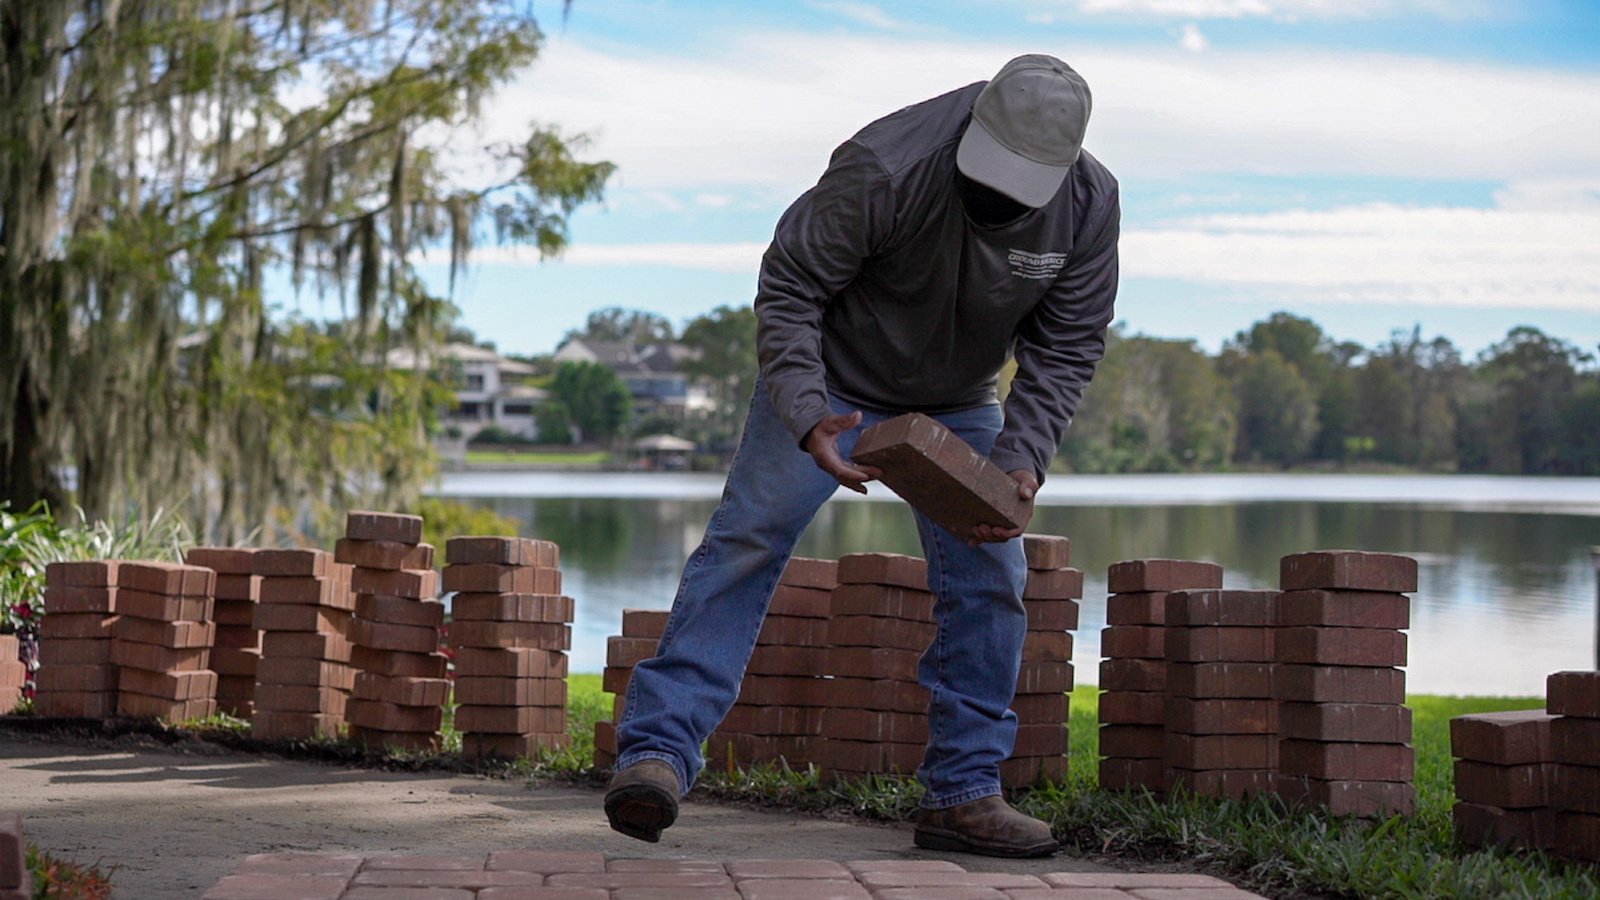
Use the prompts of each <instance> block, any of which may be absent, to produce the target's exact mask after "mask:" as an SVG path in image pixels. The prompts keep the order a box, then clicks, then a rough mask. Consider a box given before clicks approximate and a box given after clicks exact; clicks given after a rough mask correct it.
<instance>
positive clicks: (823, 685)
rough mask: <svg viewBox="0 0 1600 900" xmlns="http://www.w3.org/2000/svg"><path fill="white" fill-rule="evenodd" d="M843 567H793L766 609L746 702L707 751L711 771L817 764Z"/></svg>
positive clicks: (805, 563) (743, 693)
mask: <svg viewBox="0 0 1600 900" xmlns="http://www.w3.org/2000/svg"><path fill="white" fill-rule="evenodd" d="M838 578H839V564H838V563H836V562H834V561H832V560H823V559H810V558H806V557H794V558H791V559H790V560H789V564H788V566H787V567H786V568H785V569H784V570H783V575H782V576H781V577H780V578H779V579H778V587H777V589H776V590H775V591H774V592H773V594H772V602H771V603H770V604H769V605H768V606H767V617H766V620H765V621H764V622H763V623H762V625H761V631H760V633H759V634H758V635H757V637H756V646H755V651H754V652H753V653H752V654H751V656H750V663H749V665H747V666H746V667H745V676H744V681H743V683H742V684H740V686H739V697H738V699H737V700H736V701H735V702H734V704H733V707H732V709H730V710H729V711H728V715H727V716H726V717H724V718H723V720H722V722H721V724H719V725H718V726H717V730H716V731H715V732H713V733H712V735H711V738H710V741H709V742H708V744H707V748H708V753H707V758H708V760H709V762H710V764H711V765H713V766H718V767H722V768H732V767H736V766H750V765H754V764H760V763H769V762H775V761H783V762H784V763H786V764H788V765H789V766H790V767H791V768H794V769H803V768H805V767H806V766H807V765H809V764H811V763H813V762H816V761H817V753H818V750H819V748H820V746H821V743H822V738H821V737H820V735H821V734H822V717H823V710H824V709H825V708H826V707H827V706H828V698H829V693H828V690H829V684H828V681H827V679H825V678H824V677H823V676H822V665H823V663H824V661H825V660H824V656H825V654H826V653H827V648H828V646H829V640H830V638H831V637H838V636H839V635H837V634H835V633H834V631H833V629H832V628H831V626H830V623H829V608H830V606H831V604H832V591H833V587H834V586H835V585H836V584H838Z"/></svg>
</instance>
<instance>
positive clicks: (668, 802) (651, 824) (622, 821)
mask: <svg viewBox="0 0 1600 900" xmlns="http://www.w3.org/2000/svg"><path fill="white" fill-rule="evenodd" d="M606 819H607V820H609V821H610V822H611V829H612V830H613V831H617V832H620V833H622V834H625V835H627V836H628V837H631V838H638V839H639V840H641V841H649V842H650V843H652V844H654V843H656V842H657V841H659V840H661V832H662V831H664V830H666V829H667V827H668V826H670V825H671V824H672V823H673V822H676V821H677V820H678V799H677V798H676V797H672V796H669V795H668V794H667V793H666V792H665V791H662V790H659V789H657V788H653V787H650V786H649V785H643V784H635V785H629V786H627V787H621V788H617V789H616V790H614V791H612V792H610V793H609V794H606Z"/></svg>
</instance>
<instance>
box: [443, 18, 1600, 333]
mask: <svg viewBox="0 0 1600 900" xmlns="http://www.w3.org/2000/svg"><path fill="white" fill-rule="evenodd" d="M534 9H535V11H536V13H538V14H539V15H540V17H541V22H542V24H543V26H544V28H545V30H546V32H547V40H546V43H545V46H544V51H543V53H542V55H541V59H540V61H539V63H538V64H537V65H536V66H535V67H533V68H532V69H531V70H530V71H529V72H527V73H526V74H525V75H524V76H523V77H522V78H520V79H519V80H517V81H516V82H515V83H514V84H511V85H508V86H507V87H506V88H505V89H503V90H502V91H501V92H500V93H499V94H498V95H496V96H495V97H494V98H492V99H491V100H490V101H489V103H488V106H487V116H486V124H485V126H484V128H483V129H482V130H481V132H479V133H477V134H473V135H466V136H461V137H460V138H459V141H460V143H461V145H462V146H463V147H465V146H466V145H468V144H473V143H478V144H481V143H483V142H485V141H493V140H505V139H513V138H515V137H516V136H517V135H518V133H519V131H521V130H522V129H524V128H525V127H526V125H527V123H529V122H530V121H539V122H545V123H554V124H558V125H559V126H561V127H562V128H563V130H565V131H567V132H569V133H580V132H581V133H583V134H585V135H587V136H588V138H589V141H590V144H589V147H588V149H587V150H586V151H585V153H584V155H585V156H586V157H587V158H594V159H609V160H612V161H613V162H616V163H617V164H618V166H619V170H618V172H617V175H616V176H615V177H614V179H613V181H612V182H611V187H610V188H609V190H608V191H607V196H606V200H605V202H604V203H602V204H598V205H595V206H591V207H586V208H584V209H582V210H580V211H579V212H577V213H576V214H575V215H574V216H573V217H572V223H571V224H572V228H571V236H572V245H571V247H570V248H569V249H568V250H567V252H566V253H565V254H564V255H563V256H562V257H561V258H559V259H554V260H540V259H539V258H538V256H537V254H535V253H533V252H532V251H530V250H526V249H521V250H518V249H513V248H501V247H494V246H492V244H491V243H490V242H488V241H487V240H486V241H485V242H484V243H483V244H482V245H481V246H480V249H479V251H478V253H477V254H476V255H475V262H474V265H473V268H472V269H471V271H470V273H469V274H468V276H467V277H466V278H465V280H463V281H461V282H460V283H458V286H457V291H456V297H455V300H456V303H457V304H458V306H460V308H461V310H462V314H463V320H464V322H465V324H466V325H467V326H468V327H470V328H472V329H473V330H474V331H476V332H477V333H478V334H479V336H480V337H481V338H484V339H488V340H492V341H494V342H495V343H496V344H497V346H498V347H499V348H500V349H501V350H503V351H509V352H518V353H543V352H548V351H550V350H553V349H554V348H555V346H556V344H557V342H559V340H560V339H561V337H562V335H563V334H564V333H566V331H567V330H569V329H571V328H574V327H577V326H579V325H581V324H582V322H583V320H584V318H585V316H586V315H587V314H588V313H589V312H591V311H593V310H595V309H599V308H603V307H607V306H623V307H629V308H637V309H646V310H650V311H653V312H657V313H660V314H662V315H664V316H666V317H667V318H668V319H671V320H672V321H673V322H674V323H677V324H679V325H681V324H682V323H683V322H684V321H685V320H687V319H689V318H691V317H693V316H695V315H698V314H700V313H703V312H705V311H707V310H709V309H711V308H713V307H716V306H720V305H730V306H742V305H745V304H748V303H749V302H750V300H751V297H752V294H753V290H754V285H755V280H756V267H757V265H758V263H759V259H760V254H761V252H762V250H763V249H764V248H765V245H766V243H767V241H768V240H770V238H771V235H772V228H773V225H774V224H775V222H776V221H777V218H778V216H779V215H780V214H781V213H782V211H783V209H784V208H785V207H786V206H787V205H788V203H789V202H790V201H791V200H792V199H793V198H794V197H795V196H796V195H798V194H799V193H800V192H801V191H804V190H805V189H806V188H807V187H809V186H810V185H811V184H812V183H814V181H815V180H816V177H817V175H818V174H820V172H821V171H822V169H823V167H824V165H825V164H826V162H827V158H828V155H829V154H830V153H831V151H832V149H833V148H834V147H835V146H836V145H837V144H838V143H839V142H841V141H843V140H844V139H846V138H847V137H849V136H850V135H851V134H852V133H853V132H855V131H856V130H857V129H859V128H860V127H861V126H862V125H865V124H866V123H867V122H869V121H871V120H872V119H874V118H877V117H879V116H881V115H884V114H887V113H889V112H891V111H893V110H895V109H897V108H899V107H901V106H904V105H906V104H909V103H914V102H917V101H919V100H922V99H926V98H927V97H930V96H933V95H935V94H939V93H942V92H944V91H946V90H950V89H952V88H955V87H959V86H961V85H964V84H968V83H971V82H973V81H979V80H982V79H985V78H987V77H989V76H990V75H992V74H993V72H994V71H995V70H996V69H998V68H999V66H1000V65H1001V64H1002V63H1003V62H1005V60H1007V59H1009V58H1010V57H1012V56H1015V55H1017V54H1019V53H1025V52H1045V53H1051V54H1054V55H1056V56H1059V57H1061V58H1062V59H1064V60H1066V61H1067V62H1068V63H1070V64H1071V65H1073V66H1074V68H1076V69H1078V71H1079V72H1080V73H1082V74H1083V75H1084V77H1085V78H1086V79H1087V80H1088V82H1089V84H1090V87H1091V88H1092V89H1093V91H1094V96H1095V106H1094V114H1093V118H1092V119H1091V121H1090V123H1089V133H1088V138H1087V141H1086V147H1087V148H1088V149H1089V151H1090V152H1092V153H1094V154H1095V156H1096V157H1098V158H1099V159H1100V160H1101V161H1102V162H1104V163H1105V164H1106V165H1107V166H1108V167H1109V168H1110V169H1111V170H1112V171H1113V172H1114V173H1115V174H1117V176H1118V177H1119V179H1120V181H1121V183H1122V198H1123V240H1122V245H1121V250H1122V271H1123V278H1122V289H1121V295H1120V297H1119V301H1118V313H1119V314H1118V320H1119V322H1121V323H1122V324H1123V325H1124V326H1125V327H1126V328H1128V329H1129V330H1130V331H1132V332H1143V333H1146V334H1151V335H1157V336H1161V337H1172V338H1193V339H1196V340H1198V341H1199V342H1200V344H1201V345H1202V346H1204V347H1205V348H1207V349H1209V350H1216V349H1217V348H1218V347H1219V346H1220V345H1221V343H1222V342H1223V341H1224V340H1226V339H1227V338H1228V337H1230V336H1232V335H1233V334H1234V333H1236V332H1238V331H1240V330H1242V329H1244V328H1246V327H1248V326H1249V325H1250V324H1251V323H1252V322H1254V321H1257V320H1259V319H1261V318H1263V317H1265V316H1266V315H1268V314H1270V313H1272V312H1273V311H1276V310H1280V309H1281V310H1288V311H1291V312H1294V313H1297V314H1300V315H1305V316H1309V317H1311V318H1313V319H1315V320H1316V321H1318V322H1319V323H1321V324H1322V325H1323V327H1324V328H1325V329H1327V330H1328V331H1329V332H1330V333H1331V334H1332V335H1333V336H1335V337H1336V338H1339V339H1342V340H1355V341H1358V342H1360V343H1363V344H1366V345H1369V346H1370V345H1372V344H1375V343H1377V342H1379V341H1382V340H1384V339H1386V338H1387V336H1388V335H1389V334H1390V333H1391V332H1392V331H1394V330H1396V329H1405V330H1407V331H1409V330H1410V329H1411V328H1412V327H1413V326H1415V325H1421V327H1422V328H1423V331H1424V333H1425V334H1427V335H1429V336H1431V335H1435V334H1442V335H1444V336H1446V337H1449V338H1450V339H1452V340H1453V341H1455V342H1456V343H1457V345H1458V346H1460V347H1461V348H1462V349H1463V350H1464V351H1465V352H1466V353H1468V354H1469V355H1471V354H1475V353H1476V352H1478V351H1479V350H1481V349H1483V348H1484V347H1486V346H1488V345H1489V344H1491V343H1493V342H1495V341H1496V340H1498V339H1499V338H1501V337H1503V336H1504V334H1505V332H1506V331H1507V330H1508V329H1509V328H1511V327H1512V326H1515V325H1519V324H1529V325H1534V326H1537V327H1539V328H1542V329H1544V330H1546V331H1547V332H1550V333H1552V334H1554V335H1557V336H1560V337H1563V338H1566V339H1568V340H1571V341H1573V342H1574V343H1577V344H1578V345H1580V346H1581V347H1584V348H1586V349H1587V350H1589V351H1590V352H1591V353H1593V352H1595V350H1596V346H1597V345H1600V3H1595V2H1593V0H1572V2H1556V0H1549V2H1538V0H1530V2H1512V0H972V2H961V3H958V2H945V0H933V2H916V3H910V2H883V3H867V2H854V0H814V2H807V0H794V2H770V3H768V2H685V0H675V2H670V3H668V2H664V0H660V2H657V0H577V2H575V3H574V4H573V6H572V8H571V11H570V14H569V15H568V16H567V17H566V18H565V20H564V21H563V18H562V14H561V4H560V3H559V2H539V3H535V4H534ZM472 157H473V155H472V154H471V153H470V152H468V151H467V150H463V151H462V153H461V158H462V159H463V160H470V159H472ZM470 165H471V164H470V163H468V162H464V163H463V168H464V171H465V172H466V173H467V174H469V175H470ZM425 271H427V272H432V273H433V274H434V275H435V276H437V275H438V274H439V273H440V272H442V268H440V267H428V268H425ZM438 283H439V285H440V286H441V288H442V286H443V279H442V277H440V278H439V281H438Z"/></svg>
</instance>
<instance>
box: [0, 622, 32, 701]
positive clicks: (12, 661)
mask: <svg viewBox="0 0 1600 900" xmlns="http://www.w3.org/2000/svg"><path fill="white" fill-rule="evenodd" d="M21 650H22V642H21V641H20V640H18V638H17V636H16V635H14V634H0V716H3V715H5V714H7V713H9V712H11V710H12V709H13V708H15V707H16V705H17V703H18V702H19V701H20V700H21V699H22V689H23V688H25V687H26V686H27V684H28V664H27V663H25V662H23V661H22V660H21V658H20V655H21Z"/></svg>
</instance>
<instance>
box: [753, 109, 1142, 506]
mask: <svg viewBox="0 0 1600 900" xmlns="http://www.w3.org/2000/svg"><path fill="white" fill-rule="evenodd" d="M983 84H984V83H983V82H979V83H977V84H973V85H969V86H967V87H965V88H962V89H960V90H957V91H953V92H951V93H949V94H945V95H943V96H939V97H935V98H933V99H932V100H928V101H925V102H923V103H918V104H916V105H914V106H909V107H906V108H905V109H902V110H900V111H899V112H896V113H894V114H892V115H889V116H886V117H884V118H882V119H879V120H878V121H876V122H873V123H872V124H870V125H868V126H867V127H866V128H863V129H862V130H861V131H860V132H859V133H857V134H856V135H855V136H854V137H853V138H851V139H850V140H848V141H846V142H845V143H844V144H842V145H841V146H840V147H839V148H838V149H837V150H835V151H834V154H833V158H832V160H831V161H830V162H829V164H828V169H827V171H826V172H824V173H823V175H822V178H821V179H820V180H819V181H818V182H817V185H816V187H814V188H812V189H811V190H809V191H807V192H806V193H805V194H803V195H801V197H800V198H799V199H798V200H796V201H795V202H794V204H793V205H791V206H790V207H789V209H788V211H787V212H785V213H784V215H783V218H782V219H780V220H779V222H778V227H777V232H776V234H775V236H774V238H773V241H772V245H771V246H770V247H769V248H768V249H767V252H766V255H765V256H764V257H763V259H762V264H761V275H760V283H759V288H758V291H757V294H756V299H755V310H756V314H757V318H758V320H759V326H758V330H757V347H758V353H759V357H760V362H761V374H762V377H763V379H764V380H765V382H766V385H767V390H768V391H769V392H770V394H771V397H772V400H773V403H774V405H776V406H777V408H778V412H779V414H780V415H781V416H782V417H783V419H784V421H785V423H786V424H787V425H788V426H789V429H790V430H791V431H792V432H793V433H794V435H795V438H796V440H801V439H803V438H804V437H805V435H806V434H807V433H809V432H810V430H811V429H812V427H813V426H815V425H816V424H817V423H818V422H820V421H821V420H822V419H823V417H824V416H827V415H830V414H831V412H832V411H831V409H830V408H829V405H828V397H829V395H830V394H831V395H832V396H835V397H838V398H840V399H841V400H843V401H845V402H847V403H851V404H859V405H862V406H866V407H869V408H873V409H878V410H885V411H891V412H912V411H916V412H929V413H938V412H950V411H954V410H961V409H970V408H973V407H976V406H982V405H985V404H988V403H994V402H995V398H996V394H995V380H996V375H997V373H998V372H999V371H1000V369H1001V367H1002V366H1004V364H1005V362H1006V359H1007V356H1008V354H1014V355H1015V357H1016V360H1017V373H1016V376H1015V378H1014V379H1013V380H1012V382H1011V392H1010V394H1009V395H1008V396H1007V398H1006V405H1005V425H1004V427H1003V428H1002V430H1001V432H1000V436H999V439H998V440H997V441H996V442H995V446H994V451H993V452H992V453H991V454H990V457H991V459H993V460H994V462H995V463H996V464H998V465H999V466H1000V468H1001V469H1003V470H1005V471H1008V472H1010V471H1015V470H1017V469H1024V470H1030V471H1032V472H1033V473H1034V474H1035V475H1036V476H1037V477H1038V478H1039V479H1040V480H1041V481H1042V480H1043V478H1044V474H1045V471H1046V470H1047V469H1048V468H1049V465H1050V460H1051V458H1052V457H1054V456H1055V454H1056V451H1057V450H1058V449H1059V448H1060V446H1061V439H1062V436H1063V434H1064V433H1065V432H1066V429H1067V426H1068V425H1069V424H1070V423H1071V421H1072V416H1073V413H1075V412H1076V411H1077V407H1078V402H1079V400H1080V399H1081V398H1082V396H1083V389H1084V386H1085V385H1087V384H1088V383H1089V379H1090V378H1091V377H1092V376H1093V375H1094V370H1095V366H1096V365H1097V364H1098V363H1099V361H1100V357H1101V356H1102V354H1103V353H1104V351H1105V331H1106V326H1107V324H1108V323H1109V322H1110V321H1111V318H1112V306H1113V303H1114V301H1115V299H1116V293H1117V236H1118V228H1119V222H1120V214H1119V206H1118V197H1117V182H1116V179H1115V178H1113V177H1112V175H1111V173H1110V172H1108V171H1107V170H1106V168H1105V167H1104V166H1102V165H1101V164H1100V163H1099V162H1098V161H1097V160H1095V159H1094V157H1092V156H1090V155H1089V154H1088V153H1083V154H1082V155H1080V157H1079V158H1078V162H1077V163H1076V164H1074V165H1073V167H1072V170H1071V171H1070V173H1069V174H1068V175H1067V178H1066V181H1065V182H1063V183H1062V186H1061V189H1060V191H1058V192H1057V193H1056V196H1055V197H1054V199H1052V200H1051V201H1050V202H1049V203H1048V204H1047V205H1045V206H1044V207H1042V208H1040V209H1036V210H1033V211H1031V212H1029V213H1028V214H1027V215H1025V216H1023V217H1022V218H1021V219H1019V220H1017V221H1015V222H1011V223H1009V224H1006V225H1001V226H996V227H982V226H979V225H977V224H975V223H973V222H972V221H971V220H970V219H969V218H968V217H967V215H966V212H965V210H964V209H963V207H962V204H961V200H960V198H959V197H958V196H957V193H956V181H955V175H956V163H955V159H956V146H957V145H958V144H959V143H960V140H961V135H962V133H963V131H964V130H965V128H966V125H967V120H968V118H969V117H970V114H971V111H972V102H973V101H974V100H975V99H977V96H978V92H979V91H980V90H982V89H983Z"/></svg>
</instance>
